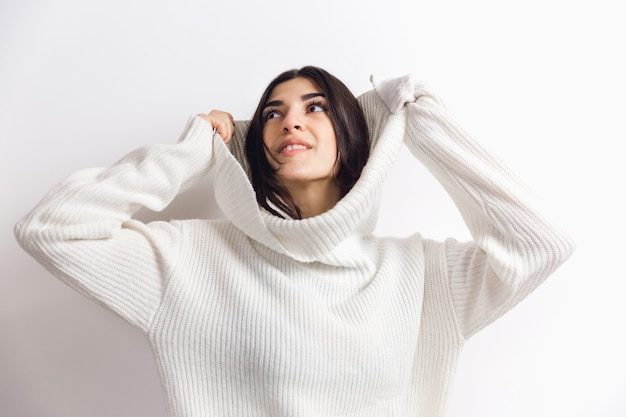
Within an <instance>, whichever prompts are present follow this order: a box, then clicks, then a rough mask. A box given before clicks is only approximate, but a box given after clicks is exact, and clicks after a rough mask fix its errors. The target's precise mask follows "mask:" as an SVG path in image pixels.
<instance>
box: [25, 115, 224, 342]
mask: <svg viewBox="0 0 626 417" xmlns="http://www.w3.org/2000/svg"><path fill="white" fill-rule="evenodd" d="M212 136H213V129H212V127H211V125H210V124H209V123H207V122H206V121H204V120H203V119H201V118H198V117H194V118H192V119H190V121H189V123H188V124H187V126H186V127H185V130H184V132H183V135H182V136H181V138H180V140H179V141H178V143H176V144H173V145H151V146H147V147H143V148H140V149H137V150H135V151H133V152H131V153H129V154H128V155H126V156H125V157H124V158H122V159H121V160H120V161H118V162H117V163H115V164H113V165H112V166H110V167H107V168H92V169H85V170H82V171H79V172H76V173H74V174H72V175H70V176H69V177H67V178H66V179H64V180H63V181H61V182H60V183H59V184H58V185H56V186H55V187H54V188H53V189H52V190H51V191H50V192H49V193H48V194H47V195H46V196H45V197H44V198H43V199H42V200H41V202H39V203H38V204H37V205H36V206H35V208H34V209H33V210H31V212H30V213H29V214H27V215H26V216H25V217H24V218H23V219H22V220H21V221H20V222H19V223H18V224H17V225H16V227H15V235H16V238H17V240H18V242H19V243H20V245H21V246H22V247H23V248H24V249H25V250H26V251H27V252H28V253H29V254H31V255H32V256H33V257H34V258H35V259H37V261H38V262H40V263H41V264H42V265H43V266H44V267H46V268H47V269H48V270H49V271H50V272H52V274H54V275H55V276H57V277H58V278H60V279H62V280H63V281H65V282H66V283H68V284H69V285H70V286H72V287H73V288H75V289H77V290H78V291H80V292H81V293H83V294H84V295H86V296H88V297H89V298H91V299H93V300H94V301H96V302H98V303H100V304H103V305H104V306H106V307H108V308H109V309H111V310H113V311H114V312H116V313H117V314H119V315H120V316H122V317H123V318H125V319H126V320H127V321H129V322H130V323H131V324H133V325H135V326H136V327H138V328H139V329H142V330H143V331H147V330H148V328H149V326H150V322H151V320H152V318H153V316H154V314H155V312H156V310H157V308H158V306H159V303H160V301H161V299H162V295H163V292H164V289H165V286H166V284H167V279H168V277H169V274H170V272H171V270H172V268H173V265H174V263H175V262H176V254H177V248H178V244H179V242H180V236H179V232H178V229H177V228H176V227H174V226H173V225H172V224H170V223H166V222H153V223H150V224H143V223H141V222H139V221H138V220H135V219H133V218H132V216H133V214H134V213H135V212H136V211H137V210H139V209H140V208H141V207H147V208H149V209H152V210H156V211H158V210H162V209H164V208H165V207H166V206H167V205H168V204H169V203H170V202H171V201H172V200H173V199H174V197H175V196H176V195H177V194H178V193H179V192H180V191H182V190H184V189H186V188H189V187H190V186H191V185H193V183H195V182H196V181H197V180H198V179H199V178H201V177H202V176H203V175H204V174H205V173H206V172H207V171H208V169H209V166H210V163H211V162H212V154H213V151H212V149H213V141H212Z"/></svg>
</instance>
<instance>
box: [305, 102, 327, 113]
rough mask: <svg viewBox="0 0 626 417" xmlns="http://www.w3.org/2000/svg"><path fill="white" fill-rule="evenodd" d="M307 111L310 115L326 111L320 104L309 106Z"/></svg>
mask: <svg viewBox="0 0 626 417" xmlns="http://www.w3.org/2000/svg"><path fill="white" fill-rule="evenodd" d="M308 110H309V112H311V113H316V112H322V111H326V107H324V106H323V105H322V104H311V105H309V108H308Z"/></svg>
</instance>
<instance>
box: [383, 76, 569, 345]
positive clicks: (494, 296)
mask: <svg viewBox="0 0 626 417" xmlns="http://www.w3.org/2000/svg"><path fill="white" fill-rule="evenodd" d="M376 90H377V92H378V94H379V95H380V96H381V98H382V99H383V101H385V103H386V104H387V106H388V107H389V108H390V110H391V111H392V112H394V111H400V109H402V108H406V111H407V127H406V144H407V146H408V147H409V148H410V149H411V151H412V152H413V154H414V155H415V156H416V157H417V158H418V159H419V160H420V161H421V162H422V163H424V165H425V166H426V167H427V168H428V169H429V170H430V171H431V172H432V174H433V175H434V176H435V177H436V178H437V180H438V181H439V182H440V183H441V184H442V185H443V186H444V187H445V189H446V190H447V192H448V193H449V194H450V196H451V197H452V199H453V200H454V202H455V204H456V205H457V207H458V209H459V210H460V212H461V215H462V216H463V219H464V221H465V223H466V224H467V226H468V228H469V230H470V232H471V234H472V237H473V242H471V243H458V242H456V241H454V240H452V239H450V240H448V241H446V242H445V245H442V246H441V248H442V250H444V251H445V259H446V265H447V266H446V267H447V275H448V280H449V286H450V295H451V299H452V302H453V304H454V311H455V313H456V316H457V320H458V322H459V325H460V327H461V332H462V333H463V335H464V337H469V336H471V335H472V334H474V333H475V332H476V331H478V330H479V329H481V328H483V327H484V326H486V325H487V324H489V323H491V322H492V321H493V320H495V319H496V318H497V317H499V316H501V315H502V314H503V313H504V312H506V311H507V310H509V309H510V308H512V307H513V306H514V305H515V304H517V303H518V302H519V301H520V300H521V299H522V298H524V297H525V296H526V295H528V294H529V293H530V292H531V291H532V290H534V289H535V288H536V287H537V286H538V285H539V284H540V283H541V282H543V280H544V279H545V278H546V277H548V276H549V275H550V274H551V273H552V272H553V271H554V270H555V269H556V268H557V267H558V266H559V265H560V264H561V263H562V262H564V261H565V260H566V259H567V258H568V257H569V256H570V254H571V253H572V251H573V249H574V244H573V242H572V241H571V239H570V238H569V237H568V236H567V235H565V234H564V233H562V232H561V231H560V230H559V229H558V228H557V227H556V226H555V225H553V224H552V223H551V222H550V221H548V220H547V219H546V218H544V216H543V215H542V214H541V213H539V212H537V211H536V210H535V208H534V205H533V204H532V203H531V199H530V198H529V196H528V193H527V192H526V189H525V187H524V186H522V185H521V183H520V182H519V181H518V180H517V179H516V178H515V177H514V176H513V175H512V174H511V172H510V171H509V169H508V168H507V167H506V166H504V165H503V164H502V163H500V162H499V161H498V160H497V159H496V158H494V157H493V156H492V155H490V154H489V153H487V152H486V151H485V150H484V149H483V148H482V147H481V146H480V145H478V144H477V143H476V142H475V141H474V140H472V138H470V137H469V135H468V134H467V133H466V132H464V131H463V130H462V129H461V128H460V127H459V126H458V125H457V123H456V122H455V121H454V120H452V118H451V117H450V115H449V114H448V113H447V112H446V110H445V108H444V107H443V105H442V104H441V102H440V101H439V100H438V99H437V98H436V97H435V96H433V95H432V94H430V93H429V92H428V91H427V90H426V88H425V87H424V85H423V84H421V83H419V82H416V81H414V80H413V79H411V78H410V77H405V78H402V79H396V80H391V81H388V82H382V83H378V85H377V87H376Z"/></svg>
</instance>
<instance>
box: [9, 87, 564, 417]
mask: <svg viewBox="0 0 626 417" xmlns="http://www.w3.org/2000/svg"><path fill="white" fill-rule="evenodd" d="M372 81H373V84H374V89H373V90H371V91H369V92H367V93H365V94H363V95H362V96H360V97H359V102H360V104H361V106H362V107H363V109H364V112H365V114H366V119H367V122H368V126H369V128H370V136H371V143H372V145H371V146H372V148H371V155H370V159H369V160H368V163H367V165H366V166H365V168H364V170H363V173H362V175H361V178H360V179H359V181H358V182H357V183H356V185H355V186H354V188H353V189H352V190H351V191H350V192H349V193H348V194H347V195H346V196H345V197H344V198H343V199H342V200H341V201H339V203H337V205H336V206H335V207H334V208H333V209H331V210H330V211H328V212H326V213H324V214H322V215H319V216H316V217H313V218H309V219H305V220H292V219H282V218H278V217H275V216H273V215H271V214H269V213H268V212H266V211H264V210H263V209H260V208H259V207H258V205H257V203H256V200H255V195H254V191H253V189H252V186H251V184H250V181H249V178H248V175H247V165H246V163H245V158H244V157H243V151H242V149H243V140H242V137H243V136H245V135H244V133H245V128H246V123H245V122H237V123H236V130H237V131H236V136H235V138H234V139H233V142H232V144H231V145H230V146H227V145H225V144H224V143H223V141H222V139H221V138H220V137H219V135H217V134H215V133H214V132H213V129H212V128H211V126H210V125H209V124H208V123H207V122H206V121H204V120H203V119H201V118H198V117H194V118H192V119H190V122H189V123H188V125H187V127H186V128H185V130H184V133H183V135H182V136H181V138H180V140H179V141H178V142H177V143H176V144H172V145H152V146H147V147H144V148H141V149H138V150H135V151H133V152H132V153H130V154H128V155H127V156H126V157H124V158H123V159H121V160H120V161H119V162H117V163H115V164H114V165H112V166H111V167H107V168H93V169H87V170H82V171H79V172H77V173H75V174H73V175H71V176H69V177H68V178H66V179H65V180H63V181H62V182H61V183H60V184H58V185H57V186H56V187H55V188H54V189H53V190H52V191H50V192H49V193H48V194H47V196H46V197H45V198H44V199H43V200H42V201H41V202H40V203H39V204H38V205H37V206H36V207H35V208H34V209H33V210H32V211H31V212H30V214H28V215H27V216H26V217H25V218H24V219H23V220H22V221H21V222H20V223H19V224H18V225H17V226H16V229H15V233H16V236H17V239H18V241H19V242H20V244H21V245H22V246H23V247H24V249H25V250H27V251H28V252H29V253H30V254H31V255H32V256H34V257H35V258H36V259H37V260H38V261H39V262H41V263H42V264H43V265H44V266H45V267H46V268H47V269H49V270H50V271H51V272H52V273H53V274H54V275H56V276H57V277H59V278H61V279H62V280H64V281H65V282H67V283H69V284H70V285H71V286H73V287H74V288H76V289H77V290H79V291H81V292H82V293H84V294H85V295H87V296H88V297H90V298H92V299H94V300H96V301H97V302H99V303H101V304H103V305H104V306H106V307H107V308H109V309H111V310H112V311H114V312H115V313H117V314H119V315H120V316H121V317H123V318H124V319H125V320H127V321H129V322H130V323H132V324H133V325H134V326H136V327H137V328H138V329H139V330H140V331H142V332H143V333H144V334H145V335H146V336H147V338H148V339H149V341H150V343H151V346H152V349H153V350H154V353H155V357H156V358H157V363H158V367H159V371H160V375H161V378H162V382H163V386H164V391H165V396H166V401H167V405H168V408H169V411H170V414H171V415H172V416H176V417H206V416H215V417H219V416H273V417H287V416H324V417H329V416H359V417H367V416H371V417H381V416H425V417H426V416H427V417H436V416H442V415H444V412H445V405H446V401H447V398H448V396H449V391H450V387H451V383H452V381H453V377H454V373H455V368H456V365H457V361H458V358H459V354H460V352H461V349H462V346H463V344H464V342H465V341H466V340H467V338H468V337H470V336H471V335H473V334H474V333H475V332H477V331H478V330H480V329H481V328H483V327H484V326H486V325H487V324H489V323H490V322H492V321H493V320H495V319H496V318H498V317H499V316H501V315H502V314H503V313H505V312H506V311H507V310H509V309H511V308H512V307H513V306H514V305H515V304H517V303H518V302H519V301H520V300H521V299H523V298H524V297H525V296H527V295H528V294H529V293H530V292H531V291H532V290H533V289H535V288H536V287H537V286H538V285H539V284H540V283H541V282H542V281H543V280H544V279H545V278H546V277H547V276H548V275H549V274H550V273H552V272H553V271H554V270H555V269H556V268H557V267H558V265H560V264H561V263H562V262H563V261H564V260H565V259H566V258H567V257H568V256H569V255H570V253H571V251H572V250H573V244H572V242H571V241H570V240H569V238H568V237H567V236H566V235H564V234H563V233H561V232H560V231H559V230H558V229H556V228H555V227H554V226H553V225H552V224H551V223H549V222H548V221H547V220H546V219H545V218H544V217H543V216H542V215H541V214H539V213H537V212H536V211H535V209H534V208H533V207H532V206H531V205H529V203H528V201H529V200H528V198H527V196H526V192H525V191H524V189H523V187H521V186H520V184H519V182H518V181H516V180H515V179H514V177H513V176H512V175H511V174H510V172H509V170H508V169H507V168H506V167H504V166H503V165H502V164H501V163H500V162H498V161H497V160H496V159H494V158H493V157H492V156H490V155H489V154H487V153H486V152H485V151H484V150H483V149H482V148H481V147H480V146H479V145H477V144H476V143H475V142H474V141H473V140H472V139H471V138H469V137H468V135H467V134H466V133H464V131H463V130H461V129H460V128H459V127H458V125H457V124H456V123H455V122H454V121H453V120H451V118H450V116H449V115H448V114H447V113H446V111H445V110H444V108H443V106H442V105H441V103H440V101H439V100H438V99H437V98H436V97H434V96H433V95H432V94H430V93H429V92H428V91H427V90H426V89H425V88H424V86H423V85H422V84H421V83H419V82H416V81H414V80H413V79H412V78H411V77H403V78H398V79H391V80H376V79H372ZM402 143H404V144H406V145H407V147H408V148H409V149H410V150H411V151H412V152H413V154H414V155H415V156H416V157H417V158H418V159H419V160H420V161H421V162H422V163H423V164H425V166H427V168H428V169H429V170H430V171H431V172H432V174H433V175H434V176H435V177H436V178H437V179H438V180H439V181H440V182H441V184H442V185H443V187H445V189H446V190H447V192H448V193H449V194H450V196H451V197H452V198H453V199H454V201H455V203H456V205H457V206H458V209H459V210H460V212H461V214H462V216H463V218H464V221H465V222H466V224H467V227H468V228H469V230H470V232H471V234H472V238H473V241H472V242H469V243H460V242H457V241H455V240H453V239H448V240H446V241H443V242H438V241H432V240H428V239H424V238H422V237H421V236H420V235H419V234H414V235H412V236H410V237H407V238H392V237H375V236H373V235H372V231H373V228H374V225H375V221H376V217H377V206H378V198H379V195H380V192H381V187H382V184H383V181H384V179H385V177H386V175H387V172H388V171H389V168H390V167H391V166H392V164H393V163H394V158H395V156H396V154H397V152H398V150H399V149H400V148H401V145H402ZM210 168H212V169H213V170H214V173H215V174H214V188H215V193H216V198H217V201H218V204H219V205H220V207H221V209H222V211H223V212H224V213H225V216H226V219H219V220H206V219H197V220H184V221H170V222H152V223H149V224H144V223H142V222H139V221H138V220H136V219H133V213H135V212H136V211H137V210H138V209H139V208H141V207H142V206H145V207H148V208H150V209H152V210H161V209H163V208H165V207H166V206H167V205H168V204H169V203H170V201H172V200H173V199H174V197H175V196H176V195H177V194H178V193H179V192H181V191H182V190H184V189H187V188H188V187H190V186H191V185H193V184H194V183H195V182H196V181H197V180H198V179H199V178H201V177H202V176H203V175H205V173H206V172H207V171H208V170H209V169H210Z"/></svg>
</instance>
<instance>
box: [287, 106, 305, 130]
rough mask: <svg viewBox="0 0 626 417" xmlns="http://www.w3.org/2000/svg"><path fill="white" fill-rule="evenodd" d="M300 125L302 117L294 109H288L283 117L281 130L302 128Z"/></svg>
mask: <svg viewBox="0 0 626 417" xmlns="http://www.w3.org/2000/svg"><path fill="white" fill-rule="evenodd" d="M302 127H303V124H302V119H301V118H300V115H299V114H297V113H296V112H295V111H290V112H288V113H287V114H286V115H285V118H284V119H283V131H284V132H285V133H287V132H291V131H293V130H302Z"/></svg>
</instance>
